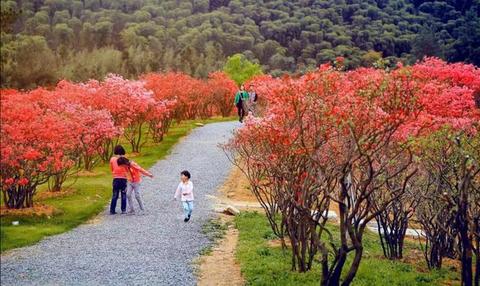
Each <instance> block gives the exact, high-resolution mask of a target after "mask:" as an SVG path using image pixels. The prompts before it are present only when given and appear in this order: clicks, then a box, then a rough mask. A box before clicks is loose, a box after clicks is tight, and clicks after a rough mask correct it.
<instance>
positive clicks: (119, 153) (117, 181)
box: [110, 145, 127, 215]
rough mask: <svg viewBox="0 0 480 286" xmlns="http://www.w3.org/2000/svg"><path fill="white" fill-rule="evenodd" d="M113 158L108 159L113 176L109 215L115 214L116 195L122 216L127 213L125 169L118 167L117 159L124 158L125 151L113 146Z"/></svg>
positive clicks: (120, 147)
mask: <svg viewBox="0 0 480 286" xmlns="http://www.w3.org/2000/svg"><path fill="white" fill-rule="evenodd" d="M113 154H114V155H115V156H113V157H112V158H111V159H110V170H111V171H112V175H113V183H112V185H113V193H112V202H111V203H110V214H112V215H113V214H116V212H115V209H116V208H117V201H118V195H119V194H120V195H121V200H120V202H121V203H120V208H121V209H122V214H124V213H126V211H127V168H126V166H119V165H118V159H120V158H124V157H125V149H123V147H122V146H121V145H117V146H115V148H114V149H113Z"/></svg>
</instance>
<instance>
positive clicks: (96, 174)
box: [77, 170, 105, 177]
mask: <svg viewBox="0 0 480 286" xmlns="http://www.w3.org/2000/svg"><path fill="white" fill-rule="evenodd" d="M77 175H78V176H79V177H99V176H103V175H105V172H93V171H86V170H82V171H80V172H78V173H77Z"/></svg>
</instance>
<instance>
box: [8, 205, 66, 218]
mask: <svg viewBox="0 0 480 286" xmlns="http://www.w3.org/2000/svg"><path fill="white" fill-rule="evenodd" d="M58 212H59V211H58V210H57V209H56V208H54V207H52V206H49V205H44V204H35V205H34V206H33V207H31V208H25V209H7V208H6V207H4V206H2V207H0V216H16V217H33V216H53V215H54V214H57V213H58Z"/></svg>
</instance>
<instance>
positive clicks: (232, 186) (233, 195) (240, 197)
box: [218, 167, 257, 202]
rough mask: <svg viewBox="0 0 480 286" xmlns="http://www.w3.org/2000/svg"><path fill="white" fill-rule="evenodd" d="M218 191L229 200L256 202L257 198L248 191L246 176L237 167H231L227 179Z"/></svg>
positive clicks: (248, 185)
mask: <svg viewBox="0 0 480 286" xmlns="http://www.w3.org/2000/svg"><path fill="white" fill-rule="evenodd" d="M218 191H219V193H220V194H222V195H223V196H225V198H226V199H228V200H231V201H239V202H257V199H256V198H255V196H254V195H253V194H252V192H251V191H250V184H249V183H248V180H247V177H246V176H245V174H243V173H242V171H240V169H239V168H237V167H233V168H232V170H231V171H230V174H229V176H228V178H227V180H226V181H225V183H224V184H223V185H222V186H221V187H220V189H219V190H218Z"/></svg>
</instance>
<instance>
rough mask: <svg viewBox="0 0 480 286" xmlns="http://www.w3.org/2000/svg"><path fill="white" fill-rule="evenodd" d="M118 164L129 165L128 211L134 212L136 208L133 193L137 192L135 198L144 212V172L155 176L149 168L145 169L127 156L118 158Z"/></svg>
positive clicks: (149, 175)
mask: <svg viewBox="0 0 480 286" xmlns="http://www.w3.org/2000/svg"><path fill="white" fill-rule="evenodd" d="M118 165H125V166H126V167H127V170H128V172H127V179H128V184H127V200H128V213H129V214H134V213H135V209H134V207H133V198H132V194H133V193H134V194H135V199H136V200H137V202H138V206H139V208H140V211H141V212H142V213H144V211H145V208H144V206H143V201H142V196H141V195H140V183H141V182H142V174H143V175H145V176H148V177H150V178H153V175H152V173H150V172H149V171H147V170H144V169H143V168H142V167H140V165H138V164H137V163H135V162H133V161H130V160H128V159H127V158H125V157H122V158H120V159H118Z"/></svg>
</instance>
